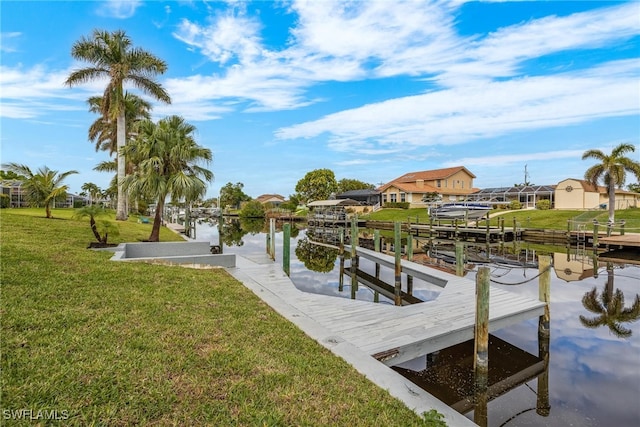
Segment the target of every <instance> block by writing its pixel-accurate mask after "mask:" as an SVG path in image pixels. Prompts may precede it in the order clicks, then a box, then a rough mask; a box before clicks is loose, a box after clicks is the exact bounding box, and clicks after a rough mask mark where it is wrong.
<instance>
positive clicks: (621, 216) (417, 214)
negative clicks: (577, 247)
mask: <svg viewBox="0 0 640 427" xmlns="http://www.w3.org/2000/svg"><path fill="white" fill-rule="evenodd" d="M495 214H499V216H501V217H502V218H504V220H505V225H506V226H507V227H510V226H511V225H512V224H513V219H514V218H515V220H516V221H517V223H518V225H519V226H521V227H525V228H539V229H555V230H566V229H567V221H568V220H572V219H577V220H579V221H581V222H584V223H586V224H587V229H588V230H591V229H592V226H593V219H597V220H598V222H599V223H600V224H601V230H602V229H604V227H606V224H607V220H608V211H606V210H596V211H578V210H575V211H574V210H537V209H526V210H518V211H500V210H492V211H491V215H492V221H491V224H492V225H497V224H498V220H497V218H496V217H494V215H495ZM361 218H363V219H367V220H372V221H401V222H408V221H411V222H413V223H415V222H421V223H427V222H429V216H428V215H427V212H426V209H422V208H414V209H381V210H379V211H377V212H372V213H370V214H368V215H363V216H361ZM416 219H417V220H416ZM620 220H625V230H627V231H630V232H635V233H640V209H637V208H630V209H621V210H617V211H616V223H619V221H620Z"/></svg>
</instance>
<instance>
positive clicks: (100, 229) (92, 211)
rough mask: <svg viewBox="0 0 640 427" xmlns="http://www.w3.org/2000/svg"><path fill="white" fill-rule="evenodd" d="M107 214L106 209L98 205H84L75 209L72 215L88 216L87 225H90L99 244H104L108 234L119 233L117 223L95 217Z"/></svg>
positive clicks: (114, 234)
mask: <svg viewBox="0 0 640 427" xmlns="http://www.w3.org/2000/svg"><path fill="white" fill-rule="evenodd" d="M106 215H107V211H105V210H104V208H101V207H98V206H96V205H91V206H84V207H82V208H80V209H78V210H77V211H76V213H75V214H74V215H73V217H74V218H75V219H84V218H87V217H88V218H89V226H90V227H91V231H92V232H93V235H94V236H95V238H96V240H97V241H98V243H99V244H100V245H103V246H106V245H107V244H108V243H107V241H108V239H109V234H111V235H112V236H117V235H118V234H119V229H118V225H117V224H114V223H112V222H111V221H108V220H98V221H96V218H100V217H103V216H106Z"/></svg>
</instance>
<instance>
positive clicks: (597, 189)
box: [555, 178, 640, 209]
mask: <svg viewBox="0 0 640 427" xmlns="http://www.w3.org/2000/svg"><path fill="white" fill-rule="evenodd" d="M608 205H609V196H608V195H607V188H606V187H604V186H599V185H593V184H592V183H591V182H589V181H585V180H583V179H574V178H567V179H565V180H562V181H560V182H559V183H558V185H557V186H556V193H555V208H556V209H598V208H606V207H607V206H608ZM638 206H640V193H634V192H632V191H626V190H622V189H616V198H615V209H627V208H631V207H638Z"/></svg>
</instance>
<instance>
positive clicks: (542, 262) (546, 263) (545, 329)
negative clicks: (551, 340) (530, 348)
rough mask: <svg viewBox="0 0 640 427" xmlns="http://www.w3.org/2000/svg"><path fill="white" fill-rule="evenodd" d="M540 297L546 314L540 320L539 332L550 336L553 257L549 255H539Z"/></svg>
mask: <svg viewBox="0 0 640 427" xmlns="http://www.w3.org/2000/svg"><path fill="white" fill-rule="evenodd" d="M538 272H539V278H538V298H539V299H540V301H542V302H544V303H545V304H546V305H545V307H544V314H543V315H542V316H540V318H539V320H538V334H539V335H540V336H545V337H547V339H548V337H549V334H550V331H549V322H550V320H551V311H550V310H549V304H550V302H551V297H550V291H551V257H550V256H549V255H538Z"/></svg>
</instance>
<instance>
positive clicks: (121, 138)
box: [116, 110, 127, 221]
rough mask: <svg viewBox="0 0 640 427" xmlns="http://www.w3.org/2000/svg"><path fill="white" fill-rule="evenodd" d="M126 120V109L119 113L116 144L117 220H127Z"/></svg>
mask: <svg viewBox="0 0 640 427" xmlns="http://www.w3.org/2000/svg"><path fill="white" fill-rule="evenodd" d="M125 126H126V122H125V118H124V110H122V111H121V112H120V113H119V114H118V122H117V129H118V130H117V137H116V143H117V144H116V145H117V148H118V208H117V210H116V221H126V220H127V203H126V197H127V196H126V192H125V191H124V185H123V183H124V178H125V175H126V170H125V166H126V160H125V157H124V154H122V148H123V147H124V145H125V144H126V128H125Z"/></svg>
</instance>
